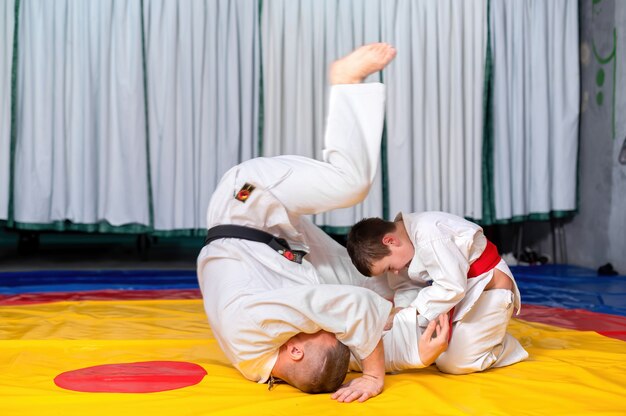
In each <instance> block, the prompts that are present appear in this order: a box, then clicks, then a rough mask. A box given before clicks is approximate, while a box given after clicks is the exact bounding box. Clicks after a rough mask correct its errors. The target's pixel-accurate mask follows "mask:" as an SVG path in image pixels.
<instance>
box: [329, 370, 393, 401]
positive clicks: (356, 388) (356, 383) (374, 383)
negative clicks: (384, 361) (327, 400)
mask: <svg viewBox="0 0 626 416" xmlns="http://www.w3.org/2000/svg"><path fill="white" fill-rule="evenodd" d="M383 384H384V381H383V380H382V379H381V378H380V377H375V376H371V375H369V374H363V375H362V376H361V377H359V378H355V379H354V380H352V381H350V382H348V383H346V384H344V385H343V386H341V387H340V388H339V390H337V391H336V392H334V393H333V395H332V396H330V397H331V399H335V400H337V401H338V402H342V403H350V402H353V401H355V400H358V401H359V402H361V403H362V402H364V401H365V400H367V399H369V398H370V397H374V396H377V395H378V394H380V392H381V391H383Z"/></svg>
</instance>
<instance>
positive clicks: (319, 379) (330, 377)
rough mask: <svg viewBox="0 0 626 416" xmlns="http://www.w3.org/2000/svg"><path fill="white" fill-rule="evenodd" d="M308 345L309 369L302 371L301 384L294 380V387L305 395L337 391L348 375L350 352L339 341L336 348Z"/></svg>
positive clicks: (310, 343)
mask: <svg viewBox="0 0 626 416" xmlns="http://www.w3.org/2000/svg"><path fill="white" fill-rule="evenodd" d="M307 344H308V345H306V351H307V355H309V363H308V368H306V369H300V371H302V372H303V374H301V375H300V376H301V377H297V378H298V379H301V380H300V381H299V382H296V381H295V380H293V381H294V382H293V383H290V384H292V385H294V387H297V388H299V389H300V390H302V391H303V392H305V393H313V394H316V393H330V392H334V391H336V390H337V389H338V388H339V387H340V386H341V384H342V383H343V380H344V379H345V378H346V374H347V373H348V365H349V364H350V350H349V349H348V347H346V346H345V345H344V344H342V343H341V342H339V341H337V343H336V344H335V345H334V346H331V347H326V346H320V345H314V343H313V342H308V343H307Z"/></svg>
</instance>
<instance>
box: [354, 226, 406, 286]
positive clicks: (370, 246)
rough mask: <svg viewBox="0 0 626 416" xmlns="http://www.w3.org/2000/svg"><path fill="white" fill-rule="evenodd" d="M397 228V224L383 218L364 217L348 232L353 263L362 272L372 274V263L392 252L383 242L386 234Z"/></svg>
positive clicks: (367, 274)
mask: <svg viewBox="0 0 626 416" xmlns="http://www.w3.org/2000/svg"><path fill="white" fill-rule="evenodd" d="M395 230H396V224H395V223H394V222H391V221H385V220H383V219H381V218H364V219H362V220H361V221H359V222H357V223H356V224H354V226H353V227H352V229H351V230H350V233H349V234H348V241H347V243H346V248H347V249H348V254H349V255H350V259H351V260H352V263H353V264H354V266H355V267H356V268H357V270H358V271H359V272H361V274H364V275H365V276H371V275H372V264H373V263H374V262H375V261H378V260H380V259H382V258H383V257H386V256H388V255H390V254H391V250H389V247H387V246H386V245H384V244H383V242H382V239H383V237H384V236H385V234H388V233H392V232H394V231H395Z"/></svg>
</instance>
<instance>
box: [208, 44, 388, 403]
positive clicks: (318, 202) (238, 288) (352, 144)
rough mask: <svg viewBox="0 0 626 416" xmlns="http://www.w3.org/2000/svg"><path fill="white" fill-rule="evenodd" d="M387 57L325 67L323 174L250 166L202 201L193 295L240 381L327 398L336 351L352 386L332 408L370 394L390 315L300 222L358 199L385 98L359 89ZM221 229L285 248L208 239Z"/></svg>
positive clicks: (304, 167) (298, 166)
mask: <svg viewBox="0 0 626 416" xmlns="http://www.w3.org/2000/svg"><path fill="white" fill-rule="evenodd" d="M394 56H395V49H394V48H393V47H391V46H389V45H387V44H382V43H381V44H372V45H366V46H364V47H361V48H359V49H357V50H355V51H354V52H353V53H351V54H350V55H348V56H347V57H345V58H343V59H341V60H339V61H337V62H335V63H334V64H333V66H332V67H331V71H330V74H329V75H330V82H331V85H332V87H331V92H330V104H329V116H328V120H327V126H326V135H325V150H324V161H323V162H321V161H316V160H312V159H308V158H304V157H298V156H279V157H275V158H257V159H252V160H249V161H246V162H244V163H242V164H240V165H238V166H236V167H234V168H232V169H231V170H229V171H228V172H227V173H226V174H225V175H224V176H223V178H222V180H221V181H220V183H219V184H218V186H217V189H216V190H215V192H214V194H213V196H212V198H211V201H210V203H209V207H208V210H207V226H208V228H209V234H210V235H211V232H212V231H214V233H213V238H214V240H213V241H212V242H210V243H209V244H207V245H206V246H205V247H204V248H203V249H202V251H201V252H200V255H199V257H198V278H199V283H200V288H201V290H202V293H203V297H204V305H205V310H206V313H207V315H208V318H209V323H210V324H211V327H212V329H213V333H214V335H215V337H216V339H217V341H218V342H219V344H220V346H221V348H222V350H223V351H224V352H225V354H226V356H227V357H228V359H229V360H230V361H231V362H232V363H233V365H234V366H235V367H236V368H237V369H238V370H239V371H240V372H241V373H242V374H243V375H244V376H245V377H246V378H248V379H250V380H253V381H257V382H259V383H264V382H266V381H268V379H270V377H278V378H280V379H282V380H284V381H286V382H288V383H289V384H291V385H293V386H295V387H297V388H299V389H301V390H303V391H306V392H328V391H333V390H335V389H337V387H338V386H339V385H340V384H341V382H342V381H343V378H344V376H345V371H346V368H347V365H348V364H347V360H348V357H349V353H348V351H347V348H346V346H347V347H349V348H350V350H351V351H352V353H353V354H354V355H355V356H356V357H357V358H358V359H359V360H361V363H362V368H363V376H362V377H359V378H357V379H355V380H353V381H352V382H351V383H350V386H348V387H346V388H344V389H343V390H341V393H340V395H339V396H337V397H336V398H337V399H338V400H340V401H353V400H356V399H358V400H359V401H363V400H366V399H367V398H369V397H372V396H375V395H377V394H378V393H380V391H382V387H383V378H384V370H382V372H381V368H384V367H383V347H382V345H383V344H382V341H380V338H381V335H382V332H383V327H384V325H385V323H386V320H387V318H388V316H389V312H390V310H391V303H390V302H388V301H387V300H385V299H384V298H382V297H380V296H379V295H377V294H376V293H374V292H372V291H371V290H368V289H365V288H362V287H355V286H352V285H360V284H363V282H364V280H365V279H364V278H363V276H362V275H360V274H359V273H358V272H357V271H356V269H355V268H354V266H352V264H351V262H350V260H349V257H348V256H347V254H346V252H345V249H343V247H341V246H339V245H338V244H336V243H334V241H333V240H332V239H330V238H329V237H328V236H326V235H325V234H324V233H323V232H322V231H321V230H320V229H319V228H318V227H316V226H315V225H314V224H312V223H311V222H310V221H309V220H308V219H306V218H304V217H302V215H305V214H316V213H320V212H324V211H328V210H332V209H337V208H342V207H347V206H351V205H354V204H356V203H358V202H360V201H362V200H363V199H364V198H365V196H366V195H367V192H368V190H369V187H370V185H371V183H372V181H373V178H374V175H375V172H376V169H377V165H378V159H379V152H380V139H381V135H382V125H383V116H384V96H385V89H384V86H383V85H382V84H379V83H362V81H363V80H364V79H365V78H366V77H367V76H368V75H370V74H372V73H374V72H377V71H379V70H381V69H382V68H384V67H385V66H386V65H387V64H388V63H389V62H390V61H391V60H392V59H393V57H394ZM224 225H236V226H245V227H250V228H253V229H256V230H263V231H265V232H267V233H269V234H271V235H274V236H278V237H281V238H282V239H284V240H286V243H287V244H283V243H284V241H281V240H276V239H274V240H272V241H266V242H265V243H262V242H259V241H260V240H257V241H251V240H248V239H246V238H232V236H227V237H228V238H219V237H220V235H221V234H220V229H217V226H224ZM216 230H217V231H216ZM230 231H232V229H230V230H226V234H228V232H230ZM216 236H217V237H216ZM261 237H262V236H261ZM303 252H306V253H308V254H306V256H305V257H303ZM281 256H283V257H284V258H283V257H281ZM338 340H339V341H341V342H338ZM329 351H332V352H329Z"/></svg>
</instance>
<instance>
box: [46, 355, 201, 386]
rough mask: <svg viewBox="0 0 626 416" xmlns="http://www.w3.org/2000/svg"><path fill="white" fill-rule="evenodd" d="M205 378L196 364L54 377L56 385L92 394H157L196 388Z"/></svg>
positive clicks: (143, 365) (116, 367)
mask: <svg viewBox="0 0 626 416" xmlns="http://www.w3.org/2000/svg"><path fill="white" fill-rule="evenodd" d="M205 375H206V371H205V370H204V368H202V367H200V366H199V365H198V364H194V363H187V362H181V361H144V362H139V363H121V364H105V365H96V366H94V367H86V368H80V369H78V370H72V371H66V372H65V373H61V374H59V375H58V376H56V377H55V378H54V384H56V385H57V386H59V387H61V388H63V389H66V390H74V391H82V392H89V393H153V392H157V391H166V390H176V389H181V388H183V387H188V386H193V385H195V384H198V383H199V382H200V381H201V380H202V379H203V378H204V376H205Z"/></svg>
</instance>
